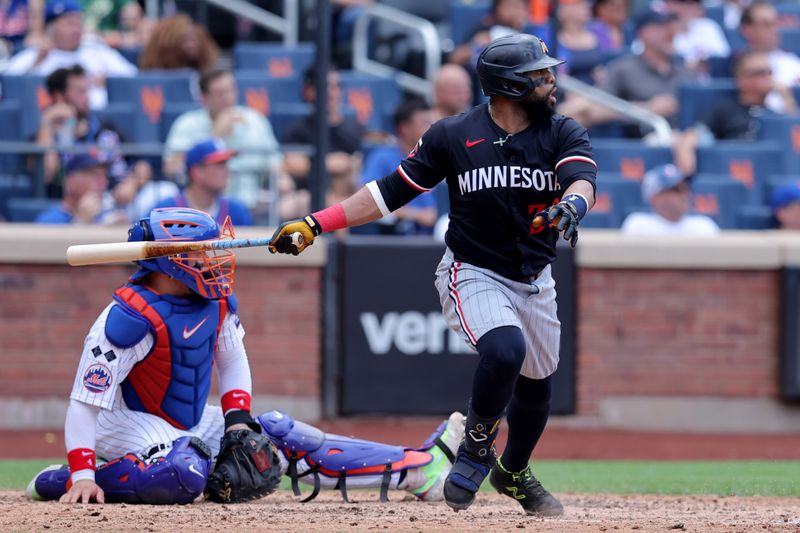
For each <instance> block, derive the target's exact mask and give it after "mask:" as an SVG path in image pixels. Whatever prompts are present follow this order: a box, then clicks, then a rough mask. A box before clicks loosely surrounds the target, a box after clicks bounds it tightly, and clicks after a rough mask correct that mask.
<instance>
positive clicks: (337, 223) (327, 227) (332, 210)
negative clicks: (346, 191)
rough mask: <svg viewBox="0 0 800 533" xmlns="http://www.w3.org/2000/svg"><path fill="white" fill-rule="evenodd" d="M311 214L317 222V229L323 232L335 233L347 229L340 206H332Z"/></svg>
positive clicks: (342, 208) (344, 216)
mask: <svg viewBox="0 0 800 533" xmlns="http://www.w3.org/2000/svg"><path fill="white" fill-rule="evenodd" d="M312 214H313V215H314V218H315V219H317V222H319V227H320V229H321V230H322V231H323V232H329V231H336V230H337V229H342V228H346V227H347V216H346V215H345V214H344V207H342V204H336V205H332V206H330V207H327V208H325V209H323V210H322V211H317V212H316V213H312Z"/></svg>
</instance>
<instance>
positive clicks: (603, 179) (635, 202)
mask: <svg viewBox="0 0 800 533" xmlns="http://www.w3.org/2000/svg"><path fill="white" fill-rule="evenodd" d="M640 208H641V209H646V208H647V207H646V204H645V202H644V199H643V198H642V188H641V184H640V183H639V182H638V181H634V180H631V179H626V178H623V177H622V176H620V175H619V174H607V173H602V174H600V175H599V176H598V177H597V200H596V203H595V206H594V207H593V208H592V211H594V210H595V209H598V210H599V211H600V212H604V211H605V212H609V213H611V215H612V218H613V220H614V223H615V224H616V225H617V226H619V225H620V224H622V220H623V219H624V218H625V214H626V213H629V212H630V211H631V210H632V209H633V210H636V209H640Z"/></svg>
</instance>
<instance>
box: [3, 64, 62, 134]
mask: <svg viewBox="0 0 800 533" xmlns="http://www.w3.org/2000/svg"><path fill="white" fill-rule="evenodd" d="M44 79H45V78H44V76H2V79H1V81H0V83H2V94H3V101H8V102H11V101H15V102H17V103H18V104H19V108H20V109H24V110H25V112H24V113H22V114H21V117H20V119H21V120H20V123H19V128H18V129H17V130H16V132H17V136H16V137H15V139H14V140H20V141H22V140H32V139H33V138H34V137H35V136H36V132H37V131H39V119H40V116H41V115H40V113H41V110H42V109H44V108H45V107H47V106H48V105H50V96H49V95H48V94H47V89H45V86H44Z"/></svg>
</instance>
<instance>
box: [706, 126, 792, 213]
mask: <svg viewBox="0 0 800 533" xmlns="http://www.w3.org/2000/svg"><path fill="white" fill-rule="evenodd" d="M782 169H783V165H782V159H781V148H780V145H778V144H776V143H772V142H768V141H761V142H727V141H722V142H718V143H715V144H714V145H713V146H708V147H704V148H699V149H698V150H697V172H698V174H724V175H726V176H729V177H730V178H733V180H735V181H738V182H741V183H742V184H744V186H745V188H746V189H747V191H748V193H747V201H748V202H749V203H754V204H759V203H761V199H762V198H763V189H764V183H765V182H766V180H767V177H768V176H771V175H773V174H779V173H781V172H782Z"/></svg>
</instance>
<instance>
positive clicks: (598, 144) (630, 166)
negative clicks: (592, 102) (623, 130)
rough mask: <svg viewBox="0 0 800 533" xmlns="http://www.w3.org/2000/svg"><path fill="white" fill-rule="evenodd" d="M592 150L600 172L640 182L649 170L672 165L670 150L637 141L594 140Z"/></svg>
mask: <svg viewBox="0 0 800 533" xmlns="http://www.w3.org/2000/svg"><path fill="white" fill-rule="evenodd" d="M592 150H593V151H594V160H595V162H596V163H597V169H598V170H599V171H600V172H604V173H610V174H619V175H620V176H622V177H623V178H625V179H629V180H634V181H640V180H641V179H642V176H644V173H645V172H647V170H648V169H651V168H653V167H655V166H658V165H665V164H667V163H672V152H671V151H670V149H669V148H657V147H652V146H645V145H644V144H643V143H642V142H641V141H636V140H624V139H594V140H593V141H592Z"/></svg>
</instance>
